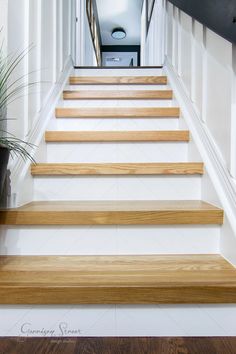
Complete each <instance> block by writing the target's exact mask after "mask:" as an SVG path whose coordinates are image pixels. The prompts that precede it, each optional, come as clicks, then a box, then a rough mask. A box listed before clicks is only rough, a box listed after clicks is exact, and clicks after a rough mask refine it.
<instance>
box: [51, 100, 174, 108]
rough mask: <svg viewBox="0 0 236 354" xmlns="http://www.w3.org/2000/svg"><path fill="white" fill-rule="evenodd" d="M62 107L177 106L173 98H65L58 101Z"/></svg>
mask: <svg viewBox="0 0 236 354" xmlns="http://www.w3.org/2000/svg"><path fill="white" fill-rule="evenodd" d="M58 107H60V108H62V107H64V108H68V107H69V108H80V107H88V108H90V107H98V108H100V107H104V108H106V107H114V108H116V107H134V108H137V107H141V108H142V107H176V104H175V102H174V101H172V100H64V101H60V102H59V103H58Z"/></svg>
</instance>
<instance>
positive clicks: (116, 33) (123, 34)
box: [111, 28, 126, 40]
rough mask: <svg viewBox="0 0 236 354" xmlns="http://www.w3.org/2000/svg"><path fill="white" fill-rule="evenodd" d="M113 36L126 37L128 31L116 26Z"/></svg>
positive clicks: (115, 37)
mask: <svg viewBox="0 0 236 354" xmlns="http://www.w3.org/2000/svg"><path fill="white" fill-rule="evenodd" d="M111 36H112V38H114V39H118V40H120V39H124V38H125V37H126V32H125V30H124V29H123V28H114V29H113V31H112V33H111Z"/></svg>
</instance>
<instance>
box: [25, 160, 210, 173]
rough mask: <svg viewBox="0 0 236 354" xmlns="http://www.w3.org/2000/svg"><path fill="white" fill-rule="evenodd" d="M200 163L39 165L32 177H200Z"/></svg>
mask: <svg viewBox="0 0 236 354" xmlns="http://www.w3.org/2000/svg"><path fill="white" fill-rule="evenodd" d="M203 166H204V165H203V163H201V162H177V163H176V162H169V163H163V162H159V163H39V164H37V165H32V166H31V174H32V175H33V176H51V175H53V176H61V175H196V174H198V175H202V174H203Z"/></svg>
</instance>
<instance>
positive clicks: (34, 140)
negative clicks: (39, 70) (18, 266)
mask: <svg viewBox="0 0 236 354" xmlns="http://www.w3.org/2000/svg"><path fill="white" fill-rule="evenodd" d="M72 69H73V66H72V60H71V57H69V58H68V60H67V62H66V64H65V67H64V70H63V71H62V72H61V75H60V77H59V80H58V81H57V82H56V83H55V84H54V88H53V89H52V90H51V92H50V94H49V95H48V98H47V100H46V102H45V104H44V106H43V107H41V110H40V111H39V113H38V114H37V119H35V120H34V121H35V125H34V127H33V128H32V129H31V131H30V133H29V135H28V136H27V139H26V142H28V143H30V144H33V145H34V146H36V148H35V149H34V148H28V151H29V153H30V154H31V155H32V156H34V155H35V153H36V150H37V146H38V145H39V143H40V141H41V139H42V137H43V134H44V132H45V128H46V126H47V124H48V122H49V119H50V118H51V116H52V114H53V111H54V110H55V107H56V104H57V102H58V100H59V98H60V95H61V93H62V90H63V88H64V86H65V85H66V82H67V80H68V77H69V75H70V73H71V71H72ZM30 163H31V162H30V161H29V160H28V161H27V162H25V161H23V160H22V159H21V158H17V159H16V160H15V162H14V164H13V165H12V166H11V199H10V205H9V206H10V207H17V206H19V204H22V202H21V200H22V196H21V194H22V193H27V191H26V189H25V188H22V185H23V183H24V180H25V179H26V177H27V173H28V171H29V167H30ZM27 183H29V178H27ZM28 187H29V188H27V190H28V191H29V194H30V193H31V192H30V190H31V187H30V185H29V186H28ZM23 200H24V201H26V200H27V196H24V197H23Z"/></svg>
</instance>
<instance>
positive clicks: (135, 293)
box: [0, 255, 236, 305]
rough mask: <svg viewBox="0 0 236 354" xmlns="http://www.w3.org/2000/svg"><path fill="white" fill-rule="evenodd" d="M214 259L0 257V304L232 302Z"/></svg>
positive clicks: (226, 269)
mask: <svg viewBox="0 0 236 354" xmlns="http://www.w3.org/2000/svg"><path fill="white" fill-rule="evenodd" d="M235 302H236V269H235V268H234V267H233V266H232V265H230V264H229V263H228V262H227V261H226V260H224V259H223V258H222V257H221V256H219V255H150V256H34V257H32V256H1V257H0V303H1V304H38V305H39V304H42V305H43V304H148V303H149V304H150V303H153V304H170V303H172V304H176V303H235Z"/></svg>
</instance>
